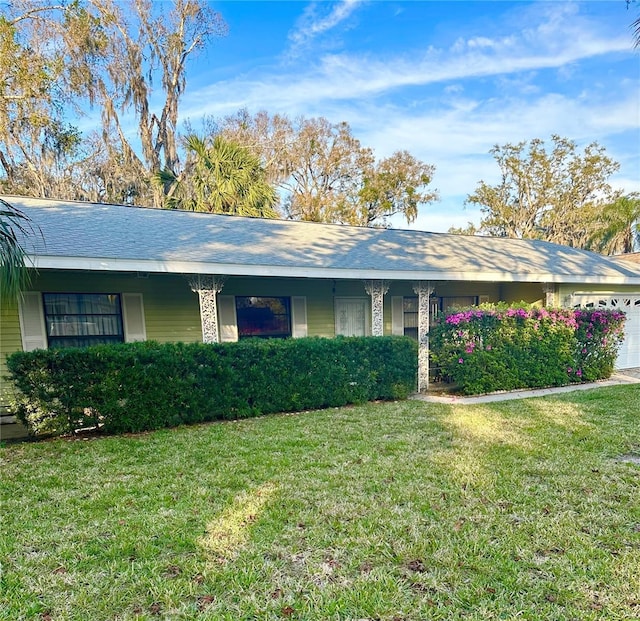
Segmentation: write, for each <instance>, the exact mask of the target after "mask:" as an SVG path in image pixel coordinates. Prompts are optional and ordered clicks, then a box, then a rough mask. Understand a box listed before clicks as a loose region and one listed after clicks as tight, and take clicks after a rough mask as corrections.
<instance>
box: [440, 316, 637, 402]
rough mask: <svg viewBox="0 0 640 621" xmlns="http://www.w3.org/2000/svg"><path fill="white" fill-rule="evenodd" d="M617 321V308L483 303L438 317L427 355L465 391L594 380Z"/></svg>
mask: <svg viewBox="0 0 640 621" xmlns="http://www.w3.org/2000/svg"><path fill="white" fill-rule="evenodd" d="M623 325H624V313H622V312H620V311H611V310H597V309H548V308H538V307H532V306H528V305H526V304H521V305H518V306H506V305H504V304H499V305H483V306H482V307H474V308H469V309H463V310H459V311H456V312H452V313H450V314H448V315H446V316H445V317H443V318H441V319H440V320H439V321H438V323H437V324H436V325H435V326H434V327H433V328H432V329H431V332H430V345H431V360H432V364H433V366H434V368H435V369H436V370H437V372H438V373H439V374H440V375H441V376H442V377H443V378H444V379H445V380H447V381H450V382H452V383H453V384H455V385H456V386H457V387H458V389H459V390H460V391H461V392H462V393H464V394H482V393H487V392H495V391H499V390H513V389H518V388H541V387H547V386H564V385H567V384H570V383H574V382H581V381H594V380H598V379H604V378H607V377H609V376H610V375H611V373H612V372H613V367H614V363H615V360H616V356H617V352H618V349H619V347H620V343H621V342H622V338H623Z"/></svg>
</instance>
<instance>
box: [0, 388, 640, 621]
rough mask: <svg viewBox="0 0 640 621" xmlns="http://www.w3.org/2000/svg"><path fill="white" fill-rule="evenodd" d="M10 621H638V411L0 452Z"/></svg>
mask: <svg viewBox="0 0 640 621" xmlns="http://www.w3.org/2000/svg"><path fill="white" fill-rule="evenodd" d="M2 456H3V462H2V465H1V468H2V470H1V473H2V507H1V517H0V526H1V530H2V533H1V537H0V558H1V559H2V574H1V581H0V593H1V596H0V597H1V599H2V606H1V607H0V619H2V620H11V621H18V620H21V619H38V620H49V621H59V620H67V619H69V620H71V619H73V620H78V621H80V620H82V621H86V620H88V619H90V620H92V621H99V620H107V619H109V620H119V621H124V620H132V619H170V620H173V619H187V620H190V619H197V620H205V619H211V620H216V621H217V620H229V621H232V620H233V621H239V620H250V619H251V620H254V619H255V620H263V619H291V620H296V619H297V620H304V621H312V620H317V621H320V620H322V621H329V620H374V619H375V620H381V621H382V620H385V621H392V620H395V621H409V620H411V621H418V620H428V619H443V620H444V619H446V620H448V621H449V620H451V621H455V620H458V619H465V620H477V621H480V620H483V621H484V620H488V619H528V620H543V619H544V620H549V621H551V620H553V621H561V620H576V621H578V620H579V621H584V620H596V619H597V620H603V619H604V620H620V621H622V620H629V619H640V578H639V577H640V463H638V461H640V390H639V389H638V387H637V386H624V387H613V388H600V389H594V390H590V391H584V392H576V393H570V394H565V395H563V396H556V397H548V398H545V399H530V400H521V401H508V402H502V403H495V404H486V405H474V406H469V405H466V406H465V405H454V406H445V405H436V404H428V403H423V402H417V401H405V402H398V403H381V404H367V405H363V406H359V407H353V408H342V409H333V410H326V411H319V412H306V413H301V414H296V415H279V416H269V417H264V418H258V419H251V420H243V421H239V422H224V423H212V424H207V425H200V426H194V427H188V428H186V427H185V428H179V429H174V430H163V431H158V432H154V433H148V434H141V435H135V436H127V437H110V438H89V439H77V440H64V439H62V440H52V441H47V442H39V443H25V444H15V445H8V446H5V447H4V448H3V449H2Z"/></svg>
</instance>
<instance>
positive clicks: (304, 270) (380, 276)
mask: <svg viewBox="0 0 640 621" xmlns="http://www.w3.org/2000/svg"><path fill="white" fill-rule="evenodd" d="M29 263H31V265H32V266H33V267H34V268H36V269H61V270H88V271H97V272H101V271H104V272H149V273H159V274H218V275H221V276H266V277H280V278H330V279H337V280H405V281H407V280H409V281H412V280H427V281H428V280H431V281H475V282H529V283H542V282H543V283H557V284H559V283H564V284H583V283H588V284H592V285H593V284H610V285H635V284H640V275H639V276H637V277H634V276H623V275H612V276H607V275H593V274H552V273H549V272H522V273H515V272H503V271H473V272H470V271H444V270H443V271H435V270H379V269H373V268H371V269H367V268H359V269H354V268H331V267H301V266H295V267H292V266H282V265H260V264H258V265H249V264H235V263H203V262H196V261H176V260H154V259H116V258H98V257H96V258H93V257H92V258H88V257H59V256H46V255H38V256H36V257H32V258H30V261H29Z"/></svg>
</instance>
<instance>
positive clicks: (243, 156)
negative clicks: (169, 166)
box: [155, 135, 278, 218]
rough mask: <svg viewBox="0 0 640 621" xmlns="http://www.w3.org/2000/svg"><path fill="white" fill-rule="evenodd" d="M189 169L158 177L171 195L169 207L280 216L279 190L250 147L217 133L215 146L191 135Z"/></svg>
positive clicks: (187, 167)
mask: <svg viewBox="0 0 640 621" xmlns="http://www.w3.org/2000/svg"><path fill="white" fill-rule="evenodd" d="M185 143H186V148H187V153H188V158H187V163H186V166H185V170H184V171H183V172H182V174H181V175H180V176H176V175H175V174H174V173H172V172H171V171H170V170H165V171H162V172H161V173H159V174H157V175H156V176H155V181H156V183H157V184H158V185H162V186H163V189H164V192H165V194H166V196H167V201H166V206H167V207H171V208H179V209H189V210H192V211H208V212H211V213H226V214H233V215H238V216H252V217H260V218H276V217H277V215H278V214H277V212H276V211H275V209H274V206H275V204H276V202H277V194H276V191H275V189H274V188H273V187H272V186H271V185H269V183H267V181H266V173H265V171H264V168H263V167H262V165H261V163H260V160H259V158H258V157H256V156H255V155H253V154H252V153H251V152H250V151H249V149H247V148H245V147H241V146H239V145H237V144H235V143H233V142H230V141H228V140H226V139H225V138H223V137H222V136H216V137H215V139H214V140H213V142H212V144H211V145H207V143H206V142H205V141H204V140H202V139H201V138H199V137H197V136H195V135H190V136H189V137H187V138H186V140H185Z"/></svg>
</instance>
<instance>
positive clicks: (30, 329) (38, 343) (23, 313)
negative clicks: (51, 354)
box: [18, 291, 47, 351]
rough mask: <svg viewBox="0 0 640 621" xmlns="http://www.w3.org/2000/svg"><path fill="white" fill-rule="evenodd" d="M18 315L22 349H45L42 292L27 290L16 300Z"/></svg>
mask: <svg viewBox="0 0 640 621" xmlns="http://www.w3.org/2000/svg"><path fill="white" fill-rule="evenodd" d="M18 308H19V315H20V333H21V335H22V349H23V350H24V351H33V350H34V349H47V330H46V328H45V325H44V310H43V308H42V294H41V293H40V292H39V291H27V292H24V293H22V294H21V295H20V298H19V300H18Z"/></svg>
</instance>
